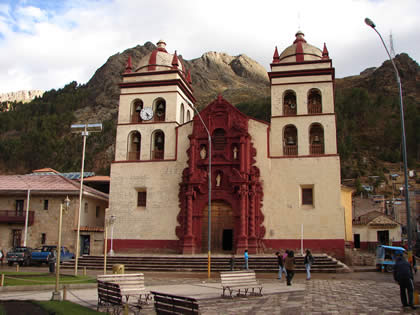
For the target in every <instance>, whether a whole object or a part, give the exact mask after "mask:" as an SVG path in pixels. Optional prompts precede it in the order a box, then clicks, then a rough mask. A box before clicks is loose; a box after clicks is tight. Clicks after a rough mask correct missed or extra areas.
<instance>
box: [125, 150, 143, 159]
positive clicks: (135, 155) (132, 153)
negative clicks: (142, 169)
mask: <svg viewBox="0 0 420 315" xmlns="http://www.w3.org/2000/svg"><path fill="white" fill-rule="evenodd" d="M127 160H128V161H138V160H140V151H129V152H127Z"/></svg>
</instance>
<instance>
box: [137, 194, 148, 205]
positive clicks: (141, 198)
mask: <svg viewBox="0 0 420 315" xmlns="http://www.w3.org/2000/svg"><path fill="white" fill-rule="evenodd" d="M137 207H146V192H145V191H138V192H137Z"/></svg>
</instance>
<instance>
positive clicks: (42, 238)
mask: <svg viewBox="0 0 420 315" xmlns="http://www.w3.org/2000/svg"><path fill="white" fill-rule="evenodd" d="M46 242H47V234H46V233H42V234H41V245H44V244H45V243H46Z"/></svg>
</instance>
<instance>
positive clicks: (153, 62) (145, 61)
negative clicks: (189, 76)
mask: <svg viewBox="0 0 420 315" xmlns="http://www.w3.org/2000/svg"><path fill="white" fill-rule="evenodd" d="M156 46H157V47H156V49H155V50H153V51H152V52H151V53H149V54H147V55H146V56H144V57H143V58H142V59H141V60H140V62H139V65H138V67H137V69H136V70H135V72H150V71H166V70H175V69H178V70H179V71H181V73H182V74H183V75H184V76H185V75H186V73H185V68H184V65H183V64H182V61H181V60H180V59H179V58H178V56H177V54H176V51H175V54H170V53H168V51H167V50H166V43H165V41H164V40H162V39H161V40H159V42H158V43H157V44H156Z"/></svg>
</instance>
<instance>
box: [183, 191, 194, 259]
mask: <svg viewBox="0 0 420 315" xmlns="http://www.w3.org/2000/svg"><path fill="white" fill-rule="evenodd" d="M185 196H186V197H187V213H186V217H187V220H186V221H187V222H186V234H185V236H184V244H183V249H182V253H183V254H194V252H195V246H194V242H193V240H194V236H193V191H192V188H190V189H188V191H187V192H186V193H185Z"/></svg>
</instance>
